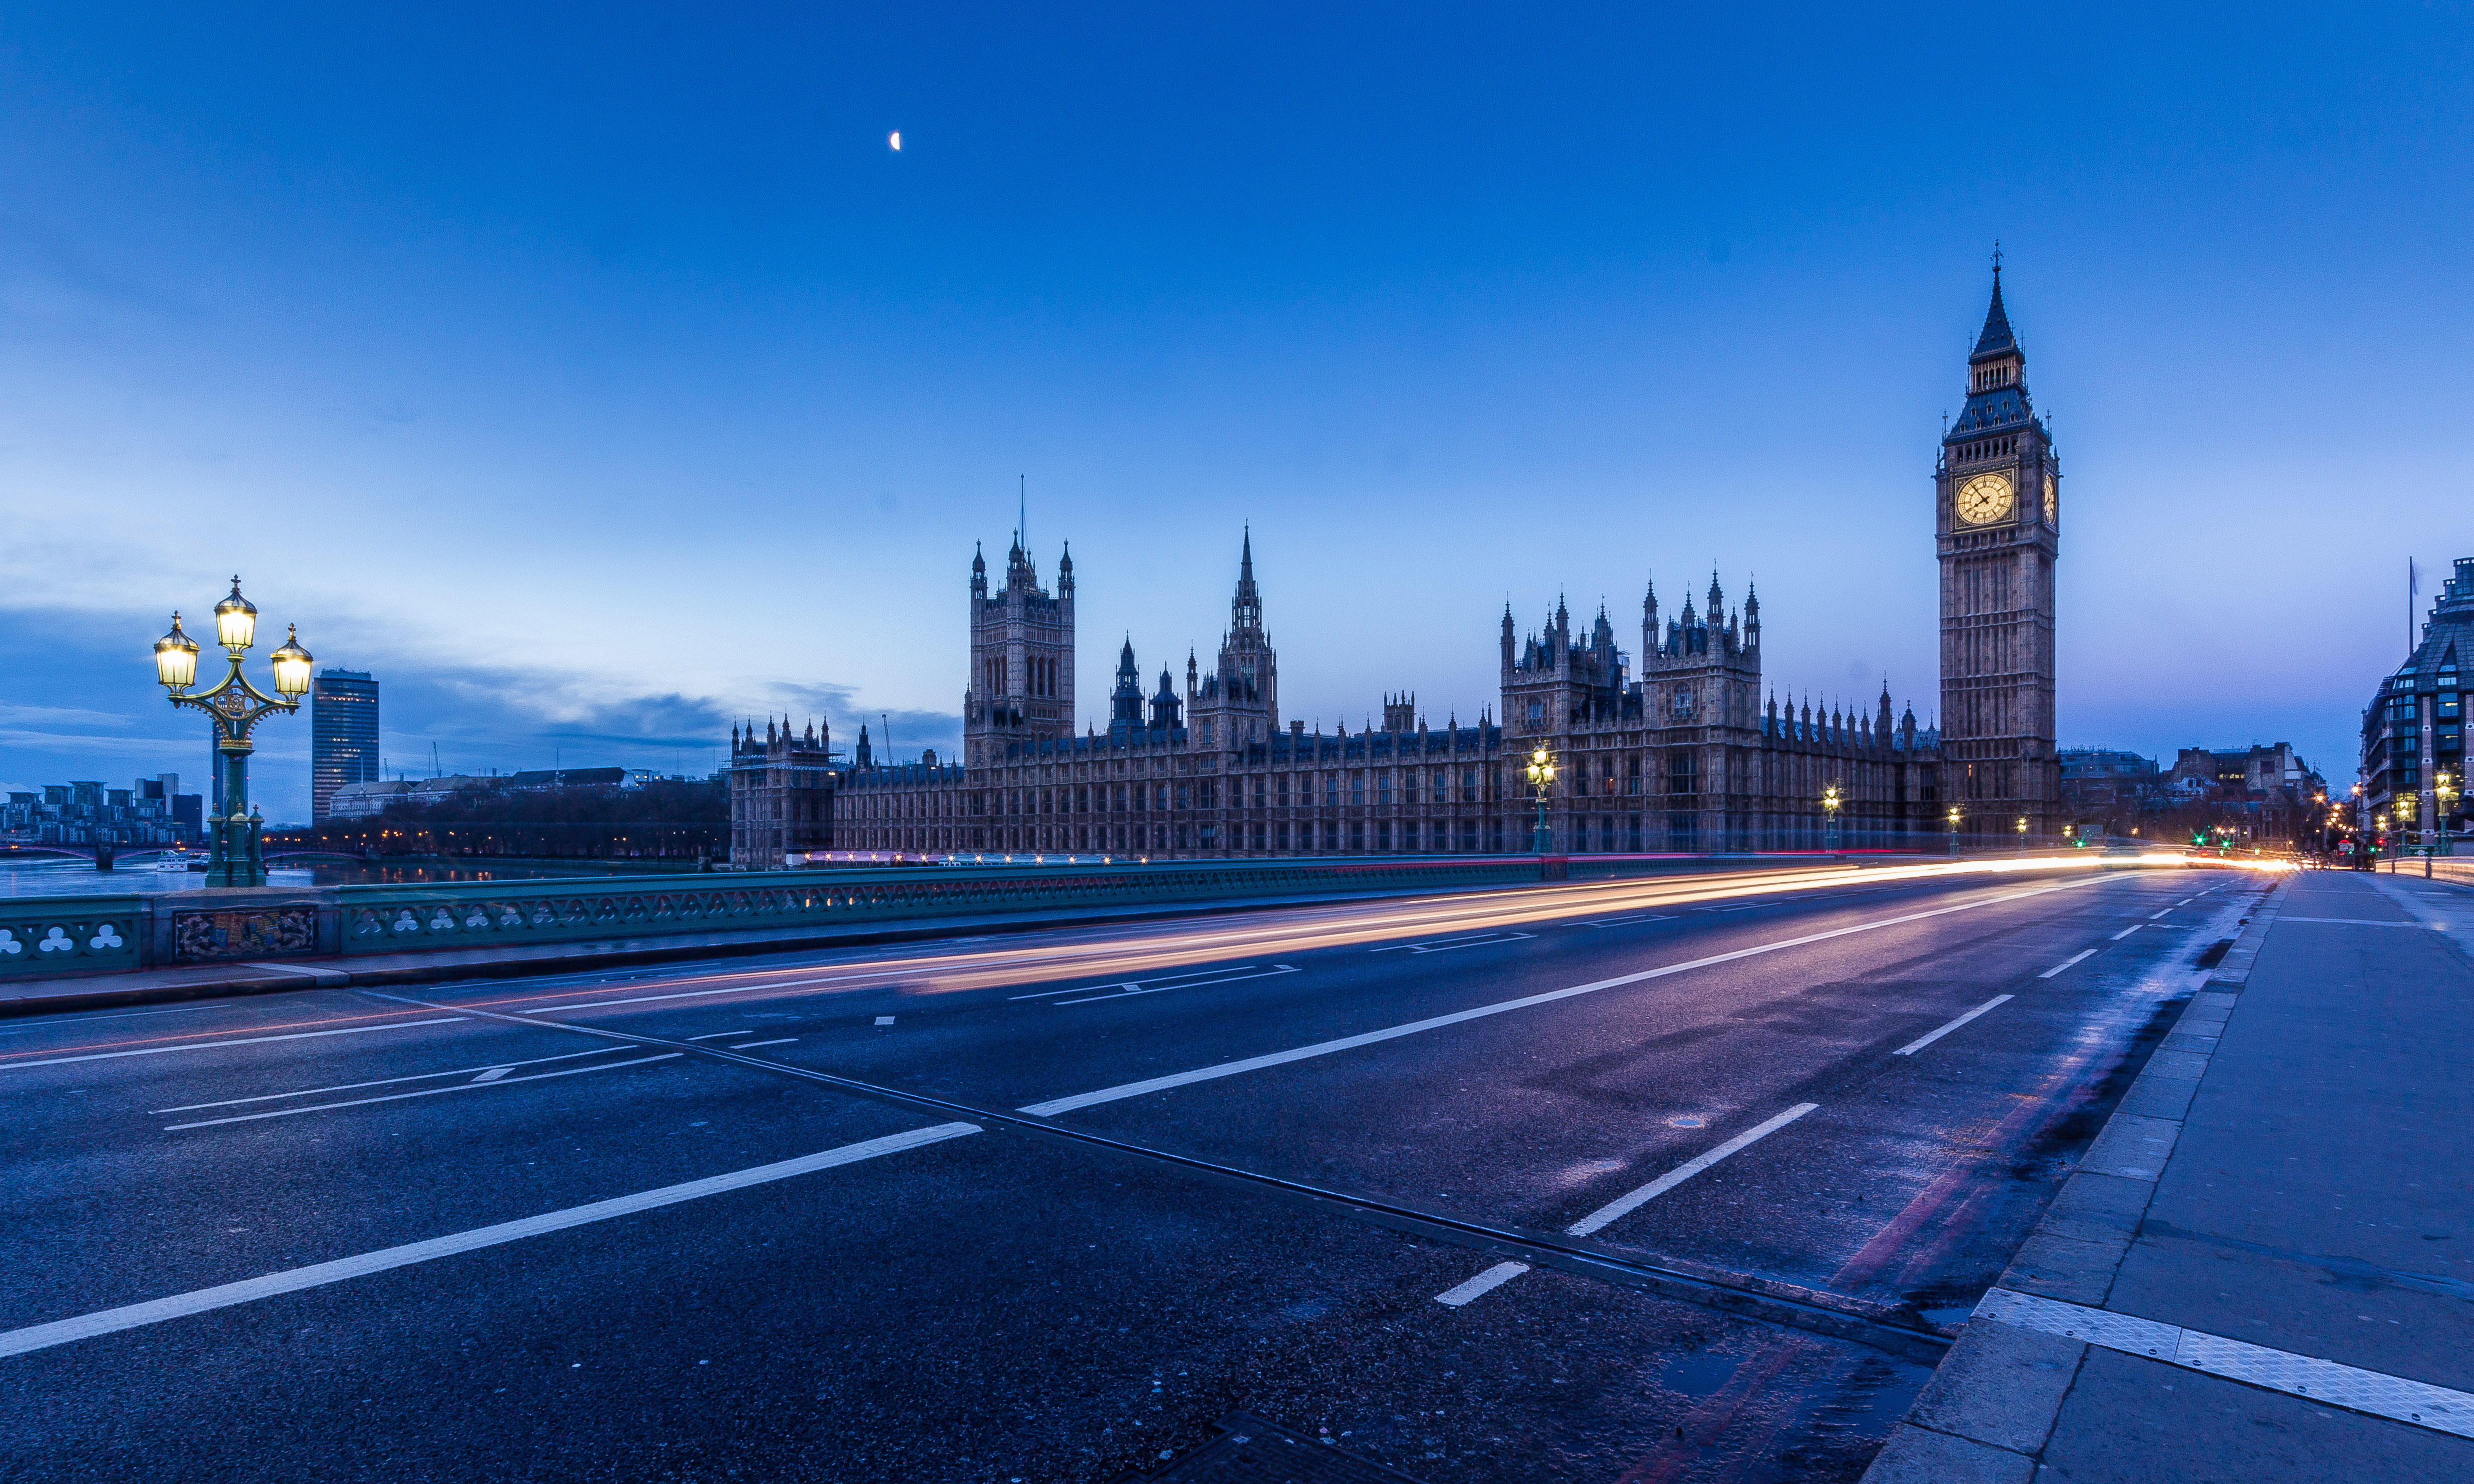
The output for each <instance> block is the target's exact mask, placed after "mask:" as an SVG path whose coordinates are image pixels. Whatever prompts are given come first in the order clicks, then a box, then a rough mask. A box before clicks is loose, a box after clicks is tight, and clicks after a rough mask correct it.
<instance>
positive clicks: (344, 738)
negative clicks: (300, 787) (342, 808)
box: [309, 669, 378, 824]
mask: <svg viewBox="0 0 2474 1484" xmlns="http://www.w3.org/2000/svg"><path fill="white" fill-rule="evenodd" d="M377 776H378V683H377V682H376V681H375V680H373V679H371V678H370V673H369V671H367V670H364V669H323V670H320V671H319V672H318V676H317V678H316V679H314V680H312V681H311V682H310V683H309V822H310V823H312V824H324V823H326V822H327V815H328V814H329V813H330V812H331V811H332V809H333V801H334V797H335V791H336V790H338V789H340V788H342V787H344V786H345V785H346V784H353V783H370V782H373V781H375V780H376V778H377Z"/></svg>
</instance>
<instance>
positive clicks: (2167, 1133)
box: [1863, 880, 2291, 1484]
mask: <svg viewBox="0 0 2474 1484" xmlns="http://www.w3.org/2000/svg"><path fill="white" fill-rule="evenodd" d="M2290 884H2291V882H2290V880H2289V881H2285V882H2279V883H2278V884H2277V886H2276V888H2275V889H2274V890H2273V891H2272V892H2271V893H2270V894H2269V895H2268V896H2267V897H2266V898H2264V899H2262V901H2261V903H2260V905H2259V906H2258V907H2257V908H2255V909H2253V911H2252V912H2251V918H2250V924H2249V926H2247V927H2245V928H2244V930H2243V932H2242V936H2241V937H2238V938H2236V939H2235V940H2234V946H2233V947H2232V948H2230V949H2228V950H2227V951H2226V953H2225V957H2224V959H2223V961H2221V962H2219V964H2218V965H2217V966H2216V968H2215V970H2214V971H2212V972H2211V973H2210V974H2209V976H2208V979H2207V981H2206V983H2204V984H2202V985H2200V986H2199V989H2198V992H2197V993H2195V994H2194V995H2192V996H2191V1003H2190V1004H2189V1005H2187V1006H2185V1007H2184V1008H2183V1010H2182V1013H2181V1015H2180V1016H2179V1017H2178V1018H2177V1019H2176V1020H2175V1021H2174V1022H2173V1029H2172V1030H2171V1031H2170V1032H2168V1033H2166V1035H2165V1039H2164V1040H2163V1041H2162V1042H2160V1043H2158V1045H2157V1047H2156V1050H2155V1051H2154V1052H2153V1053H2151V1054H2150V1055H2149V1056H2148V1058H2147V1065H2146V1066H2145V1067H2142V1068H2141V1069H2140V1073H2139V1076H2138V1078H2137V1079H2136V1080H2134V1081H2133V1082H2132V1083H2131V1084H2130V1090H2129V1091H2128V1092H2126V1093H2124V1094H2122V1102H2121V1103H2120V1104H2119V1105H2117V1106H2116V1107H2115V1108H2114V1110H2113V1116H2112V1117H2110V1118H2108V1119H2106V1120H2105V1125H2104V1127H2103V1128H2102V1129H2101V1130H2099V1131H2098V1132H2097V1136H2096V1140H2095V1142H2093V1143H2091V1144H2090V1145H2089V1146H2088V1151H2087V1154H2086V1156H2084V1157H2083V1158H2081V1159H2080V1161H2079V1166H2078V1169H2077V1170H2075V1171H2074V1172H2073V1173H2072V1175H2071V1178H2070V1179H2069V1180H2066V1181H2064V1182H2063V1184H2062V1188H2061V1191H2060V1193H2059V1194H2058V1195H2056V1196H2054V1198H2053V1204H2051V1205H2050V1206H2049V1207H2047V1208H2046V1210H2045V1215H2044V1218H2043V1219H2042V1220H2041V1221H2039V1222H2037V1223H2036V1227H2035V1229H2034V1230H2032V1231H2030V1232H2029V1233H2028V1234H2027V1240H2026V1241H2025V1242H2023V1243H2021V1244H2020V1247H2019V1250H2018V1252H2017V1253H2013V1254H2012V1256H2011V1259H2010V1266H2009V1267H2008V1268H2007V1269H2006V1270H2004V1271H2003V1273H2002V1275H2001V1277H2000V1278H1999V1279H1998V1280H1996V1283H1995V1286H1996V1287H1998V1288H2005V1289H2009V1290H2012V1291H2013V1292H2017V1293H2024V1294H2035V1295H2038V1296H2041V1297H2044V1298H2048V1299H2059V1300H2061V1301H2063V1302H2069V1303H2079V1304H2086V1305H2088V1306H2090V1307H2095V1308H2100V1307H2102V1306H2103V1304H2104V1301H2105V1296H2106V1294H2107V1293H2109V1292H2110V1291H2111V1290H2112V1288H2113V1279H2114V1275H2115V1274H2116V1273H2117V1272H2119V1271H2120V1269H2121V1267H2122V1260H2123V1259H2124V1258H2125V1257H2127V1256H2128V1255H2129V1254H2130V1244H2131V1242H2132V1240H2133V1239H2134V1238H2135V1237H2137V1236H2138V1234H2139V1228H2140V1224H2141V1222H2142V1221H2144V1220H2145V1219H2146V1218H2147V1205H2148V1203H2149V1202H2150V1201H2151V1200H2153V1199H2154V1197H2155V1194H2156V1183H2157V1181H2158V1180H2160V1179H2161V1178H2162V1177H2163V1175H2164V1173H2165V1162H2166V1161H2167V1160H2168V1159H2170V1158H2171V1157H2172V1155H2173V1145H2174V1142H2175V1140H2176V1139H2178V1138H2179V1137H2180V1135H2181V1131H2182V1120H2183V1117H2184V1115H2185V1114H2187V1113H2188V1112H2189V1111H2190V1107H2191V1100H2192V1099H2193V1098H2194V1097H2195V1096H2196V1095H2197V1093H2198V1090H2199V1080H2200V1079H2201V1078H2202V1077H2204V1076H2205V1075H2207V1070H2208V1060H2209V1058H2211V1057H2213V1056H2214V1055H2215V1054H2216V1049H2217V1041H2218V1039H2219V1036H2220V1035H2222V1034H2223V1032H2224V1026H2225V1022H2226V1020H2227V1019H2228V1018H2230V1017H2231V1016H2232V1014H2233V1010H2234V1007H2235V1006H2236V1005H2238V1004H2239V1003H2241V999H2242V990H2243V985H2244V984H2246V983H2248V982H2249V979H2250V971H2251V965H2252V964H2253V963H2255V962H2256V961H2258V959H2259V945H2260V943H2261V941H2262V940H2263V939H2265V938H2266V937H2268V929H2269V928H2270V927H2271V926H2273V925H2274V924H2275V922H2276V917H2277V913H2278V912H2281V911H2283V909H2284V893H2285V888H2286V887H2287V886H2288V885H2290ZM2087 1349H2088V1348H2087V1346H2086V1344H2085V1343H2083V1342H2081V1341H2078V1340H2072V1339H2065V1338H2064V1337H2062V1336H2060V1335H2055V1334H2048V1333H2045V1332H2043V1331H2041V1330H2035V1329H2023V1328H2020V1327H2018V1326H2013V1325H2004V1324H1999V1323H1986V1324H1976V1323H1970V1324H1968V1325H1967V1326H1964V1327H1963V1328H1962V1329H1961V1330H1960V1332H1959V1337H1958V1341H1957V1343H1956V1344H1954V1345H1953V1346H1952V1347H1951V1350H1950V1354H1949V1355H1948V1356H1946V1357H1945V1358H1944V1359H1943V1361H1942V1363H1941V1367H1940V1369H1938V1370H1937V1371H1935V1372H1934V1373H1933V1378H1932V1379H1931V1380H1930V1381H1928V1382H1927V1383H1926V1384H1925V1389H1924V1391H1923V1392H1922V1393H1920V1394H1919V1395H1918V1396H1917V1398H1916V1401H1915V1405H1914V1406H1912V1407H1910V1408H1908V1409H1907V1415H1906V1416H1905V1417H1904V1418H1903V1419H1901V1420H1900V1421H1899V1422H1898V1423H1896V1424H1895V1425H1893V1426H1892V1427H1891V1429H1890V1437H1889V1441H1888V1442H1887V1443H1884V1444H1883V1445H1882V1446H1881V1451H1880V1453H1878V1454H1876V1455H1875V1456H1874V1459H1873V1465H1872V1467H1871V1468H1869V1469H1867V1470H1865V1471H1864V1478H1863V1484H2027V1481H2028V1480H2030V1479H2032V1478H2033V1477H2034V1476H2035V1474H2036V1472H2037V1470H2038V1467H2039V1463H2038V1455H2040V1454H2041V1453H2042V1452H2043V1451H2044V1448H2045V1443H2046V1440H2047V1439H2048V1438H2050V1436H2051V1434H2052V1430H2053V1423H2054V1421H2055V1420H2056V1419H2057V1418H2059V1417H2060V1416H2061V1411H2062V1400H2063V1399H2064V1398H2065V1397H2067V1396H2068V1395H2069V1394H2070V1389H2071V1384H2072V1382H2073V1381H2074V1380H2075V1379H2076V1378H2077V1376H2078V1369H2079V1361H2080V1359H2081V1358H2082V1357H2083V1356H2085V1355H2086V1353H2087Z"/></svg>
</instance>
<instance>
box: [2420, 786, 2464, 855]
mask: <svg viewBox="0 0 2474 1484" xmlns="http://www.w3.org/2000/svg"><path fill="white" fill-rule="evenodd" d="M2431 791H2432V793H2433V794H2434V795H2436V796H2437V797H2438V800H2439V817H2438V818H2437V819H2435V820H2433V821H2432V822H2433V823H2434V824H2437V825H2438V826H2439V843H2438V845H2437V846H2436V847H2434V849H2433V851H2432V854H2434V855H2443V856H2444V855H2446V854H2448V812H2449V810H2450V809H2451V808H2453V807H2454V806H2455V805H2456V803H2457V780H2456V779H2454V778H2451V777H2449V776H2448V775H2447V774H2446V773H2435V774H2433V775H2432V779H2431ZM2422 873H2423V874H2424V875H2425V876H2428V875H2430V874H2431V861H2430V858H2429V857H2425V858H2424V860H2423V863H2422Z"/></svg>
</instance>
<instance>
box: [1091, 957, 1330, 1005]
mask: <svg viewBox="0 0 2474 1484" xmlns="http://www.w3.org/2000/svg"><path fill="white" fill-rule="evenodd" d="M1296 972H1298V971H1297V970H1296V969H1294V968H1292V967H1290V966H1289V965H1288V964H1285V963H1274V964H1273V965H1272V966H1271V967H1270V968H1268V969H1265V970H1264V971H1263V972H1261V973H1259V974H1228V975H1224V976H1222V977H1221V978H1219V979H1197V980H1190V981H1188V982H1187V983H1184V984H1179V985H1163V984H1156V983H1152V984H1146V983H1136V984H1130V985H1124V986H1122V987H1121V988H1119V989H1118V990H1117V992H1116V993H1114V994H1095V995H1092V996H1090V997H1089V998H1087V999H1080V1000H1051V1001H1049V1003H1050V1004H1051V1005H1096V1004H1098V1003H1099V1002H1101V1001H1102V1000H1123V999H1126V998H1128V997H1129V996H1132V995H1137V994H1159V993H1162V992H1164V991H1167V990H1170V989H1201V988H1206V987H1208V986H1210V985H1233V984H1235V983H1236V982H1237V981H1239V980H1241V979H1277V978H1279V977H1280V976H1281V975H1283V974H1294V973H1296ZM1092 987H1093V988H1106V987H1107V986H1106V985H1093V986H1092Z"/></svg>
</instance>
